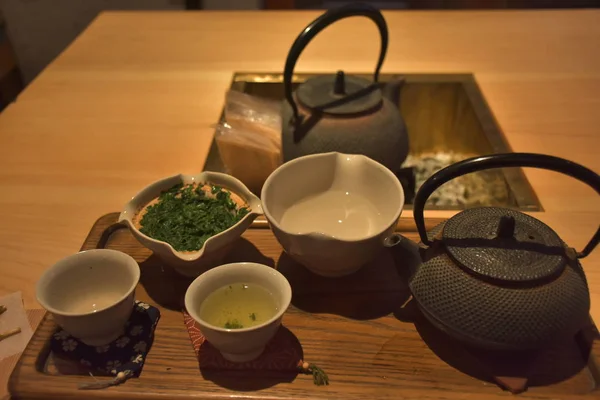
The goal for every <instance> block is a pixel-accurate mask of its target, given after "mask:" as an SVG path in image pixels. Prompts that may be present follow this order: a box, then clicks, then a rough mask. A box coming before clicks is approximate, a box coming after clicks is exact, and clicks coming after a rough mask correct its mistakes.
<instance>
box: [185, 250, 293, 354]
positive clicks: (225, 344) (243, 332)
mask: <svg viewBox="0 0 600 400" xmlns="http://www.w3.org/2000/svg"><path fill="white" fill-rule="evenodd" d="M239 282H245V283H254V284H257V285H260V286H262V287H263V288H264V289H266V290H268V291H269V292H271V293H272V294H273V297H274V299H275V301H276V302H277V306H278V309H279V311H278V312H277V314H276V315H274V316H273V317H272V318H271V319H269V320H268V321H265V322H264V323H262V324H260V325H256V326H253V327H250V328H242V329H225V328H220V327H217V326H214V325H211V324H209V323H207V322H205V321H203V320H202V318H200V313H199V310H200V305H201V304H202V302H203V301H204V300H205V299H206V298H207V297H208V295H209V294H211V293H212V292H214V291H215V290H216V289H218V288H220V287H223V286H225V285H230V284H232V283H239ZM291 300H292V288H291V286H290V283H289V282H288V280H287V279H286V278H285V277H284V276H283V275H281V273H280V272H279V271H277V270H276V269H274V268H271V267H269V266H266V265H263V264H257V263H251V262H240V263H232V264H225V265H221V266H218V267H216V268H213V269H211V270H209V271H207V272H205V273H203V274H202V275H200V276H199V277H198V278H196V279H195V280H194V281H193V282H192V283H191V285H190V286H189V287H188V289H187V292H186V293H185V308H186V309H187V312H188V313H189V314H190V316H191V317H192V318H193V319H194V320H196V322H198V324H199V325H200V331H201V332H202V334H203V335H204V337H205V338H206V340H208V342H209V343H210V344H212V345H213V346H214V347H215V348H216V349H217V350H219V352H221V354H222V355H223V357H224V358H225V359H227V360H229V361H233V362H246V361H251V360H254V359H255V358H257V357H258V356H260V355H261V354H262V352H263V351H264V349H265V346H266V345H267V343H268V342H269V341H270V340H271V339H272V338H273V336H275V333H277V330H278V329H279V327H280V326H281V319H282V317H283V314H284V313H285V311H286V310H287V308H288V307H289V305H290V301H291Z"/></svg>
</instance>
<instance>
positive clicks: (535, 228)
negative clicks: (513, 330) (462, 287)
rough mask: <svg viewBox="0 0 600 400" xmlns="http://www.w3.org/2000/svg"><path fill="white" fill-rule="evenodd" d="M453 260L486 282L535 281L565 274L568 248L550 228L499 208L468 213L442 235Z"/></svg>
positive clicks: (449, 223)
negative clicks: (486, 280)
mask: <svg viewBox="0 0 600 400" xmlns="http://www.w3.org/2000/svg"><path fill="white" fill-rule="evenodd" d="M442 241H443V243H444V245H445V247H446V250H447V252H448V254H449V256H450V257H451V258H452V259H453V260H454V262H456V263H457V264H459V265H460V266H461V267H463V268H465V269H467V270H469V271H470V272H473V273H475V274H477V275H479V276H482V277H484V278H490V279H493V280H500V281H505V282H514V283H517V282H522V283H525V282H533V281H538V280H543V279H548V278H551V277H553V276H557V275H558V274H560V273H561V272H562V271H563V269H564V268H565V265H566V264H567V259H566V258H565V254H566V253H565V246H564V244H563V242H562V240H561V239H560V238H559V237H558V235H557V234H556V232H554V231H553V230H552V229H551V228H550V227H549V226H547V225H546V224H544V223H543V222H541V221H540V220H538V219H536V218H533V217H531V216H529V215H527V214H523V213H521V212H519V211H515V210H510V209H506V208H500V207H480V208H472V209H467V210H465V211H462V212H460V213H459V214H457V215H455V216H454V217H452V218H450V219H449V220H448V221H447V223H446V225H445V226H444V229H443V231H442Z"/></svg>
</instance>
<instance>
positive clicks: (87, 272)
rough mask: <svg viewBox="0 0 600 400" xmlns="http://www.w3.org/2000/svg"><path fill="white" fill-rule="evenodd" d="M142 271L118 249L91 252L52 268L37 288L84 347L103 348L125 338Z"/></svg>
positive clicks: (45, 304)
mask: <svg viewBox="0 0 600 400" xmlns="http://www.w3.org/2000/svg"><path fill="white" fill-rule="evenodd" d="M139 280H140V267H139V265H138V263H137V262H136V261H135V260H134V259H133V258H132V257H131V256H129V255H127V254H125V253H122V252H120V251H116V250H108V249H98V250H87V251H82V252H80V253H76V254H73V255H70V256H68V257H65V258H63V259H62V260H60V261H58V262H57V263H56V264H54V265H53V266H51V267H50V268H48V269H47V270H46V271H45V272H44V274H43V275H42V277H41V278H40V279H39V281H38V283H37V287H36V296H37V299H38V302H39V303H40V304H41V305H42V307H44V308H45V309H46V310H48V311H49V312H50V313H52V315H53V317H54V320H55V321H56V323H57V324H58V325H59V326H61V327H62V328H63V329H64V330H65V331H67V332H68V333H70V334H71V335H72V336H74V337H76V338H78V339H79V340H81V341H82V342H83V343H85V344H88V345H92V346H101V345H105V344H108V343H110V342H112V341H113V340H115V339H117V338H118V337H119V336H120V335H122V334H123V331H124V328H125V324H126V322H127V320H128V319H129V317H130V315H131V312H132V310H133V306H134V302H135V298H134V296H135V287H136V286H137V284H138V282H139Z"/></svg>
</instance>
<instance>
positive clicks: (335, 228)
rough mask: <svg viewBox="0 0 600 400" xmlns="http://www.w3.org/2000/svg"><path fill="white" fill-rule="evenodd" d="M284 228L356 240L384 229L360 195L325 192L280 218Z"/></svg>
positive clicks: (380, 221) (373, 208) (291, 209)
mask: <svg viewBox="0 0 600 400" xmlns="http://www.w3.org/2000/svg"><path fill="white" fill-rule="evenodd" d="M280 224H281V228H282V229H283V230H285V231H287V232H291V233H295V234H303V233H311V232H318V233H323V234H325V235H328V236H332V237H335V238H338V239H345V240H357V239H363V238H365V237H366V236H370V235H373V234H376V233H377V232H379V231H381V229H382V217H381V214H380V213H379V211H378V210H377V208H376V207H375V206H374V205H373V203H371V202H370V201H369V200H368V199H367V198H366V197H364V196H361V195H360V194H355V193H351V192H343V191H326V192H323V193H319V194H317V195H314V196H309V197H306V198H304V199H302V200H301V201H299V202H297V203H295V204H293V205H292V206H291V207H290V208H288V209H287V210H286V211H285V212H284V214H283V216H282V217H281V221H280Z"/></svg>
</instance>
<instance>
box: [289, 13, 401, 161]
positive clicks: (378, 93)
mask: <svg viewBox="0 0 600 400" xmlns="http://www.w3.org/2000/svg"><path fill="white" fill-rule="evenodd" d="M352 16H365V17H368V18H370V19H371V20H372V21H373V22H375V24H377V27H378V28H379V33H380V35H381V51H380V54H379V60H378V62H377V67H376V68H375V74H374V75H373V81H370V80H368V79H364V78H361V77H358V76H349V75H345V74H344V72H343V71H338V72H337V74H334V75H321V76H317V77H314V78H311V79H308V80H307V81H306V82H304V83H302V84H301V85H300V86H299V87H298V89H297V90H296V92H295V93H292V76H293V72H294V66H295V65H296V61H297V60H298V57H299V56H300V53H301V52H302V50H304V48H305V47H306V45H307V44H308V43H309V42H310V40H311V39H313V38H314V37H315V36H316V35H317V34H318V33H319V32H320V31H322V30H323V29H324V28H326V27H327V26H329V25H330V24H331V23H333V22H335V21H338V20H340V19H342V18H346V17H352ZM387 45H388V30H387V25H386V23H385V19H384V18H383V15H382V14H381V13H380V12H379V10H377V9H376V8H374V7H372V6H370V5H367V4H360V3H359V4H350V5H347V6H344V7H339V8H335V9H331V10H328V11H327V12H326V13H324V14H323V15H321V16H320V17H319V18H317V19H316V20H314V21H313V22H312V23H311V24H310V25H308V26H307V27H306V28H305V29H304V30H303V31H302V33H300V35H299V36H298V37H297V38H296V40H295V42H294V44H293V45H292V47H291V49H290V52H289V54H288V57H287V60H286V63H285V70H284V90H285V101H284V102H283V108H282V124H283V126H282V156H283V161H284V162H286V161H289V160H292V159H294V158H297V157H301V156H304V155H307V154H315V153H326V152H331V151H337V152H341V153H347V154H363V155H366V156H367V157H370V158H372V159H373V160H375V161H378V162H380V163H381V164H383V165H385V166H386V167H388V168H389V169H390V170H392V171H397V170H399V169H400V166H401V165H402V163H403V162H404V160H405V159H406V156H407V155H408V136H407V133H406V125H405V124H404V120H403V118H402V115H401V114H400V110H399V106H398V103H399V94H400V89H401V87H402V84H403V81H402V80H398V81H393V82H389V83H387V84H385V85H381V84H379V83H378V82H377V81H378V78H379V70H380V69H381V65H382V64H383V60H384V58H385V54H386V51H387Z"/></svg>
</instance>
